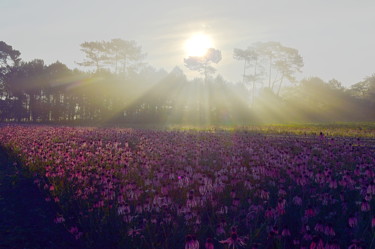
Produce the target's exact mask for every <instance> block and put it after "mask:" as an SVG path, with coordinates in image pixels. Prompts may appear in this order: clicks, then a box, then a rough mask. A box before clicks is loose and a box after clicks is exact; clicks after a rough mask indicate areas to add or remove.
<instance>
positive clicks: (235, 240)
mask: <svg viewBox="0 0 375 249" xmlns="http://www.w3.org/2000/svg"><path fill="white" fill-rule="evenodd" d="M219 242H220V243H222V244H227V245H228V248H233V249H235V248H238V247H239V246H244V245H246V244H245V242H244V240H243V239H242V238H240V237H238V235H237V233H236V232H232V234H231V236H230V237H229V238H228V239H226V240H221V241H219Z"/></svg>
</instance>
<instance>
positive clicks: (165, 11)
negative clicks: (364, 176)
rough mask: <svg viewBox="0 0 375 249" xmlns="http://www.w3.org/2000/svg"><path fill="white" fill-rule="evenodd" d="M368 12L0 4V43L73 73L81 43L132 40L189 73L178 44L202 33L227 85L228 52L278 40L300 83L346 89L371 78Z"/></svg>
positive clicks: (210, 4) (114, 2)
mask: <svg viewBox="0 0 375 249" xmlns="http://www.w3.org/2000/svg"><path fill="white" fill-rule="evenodd" d="M374 13H375V1H374V0H309V1H308V0H258V1H252V0H231V1H229V0H227V1H224V0H216V1H204V0H199V1H196V0H190V1H178V0H148V1H146V0H143V1H142V0H138V1H128V0H106V1H99V0H0V41H4V42H6V43H7V44H9V45H11V46H13V48H14V49H17V50H19V51H20V52H21V57H22V59H23V60H25V61H29V60H32V59H35V58H40V59H43V60H44V61H45V63H46V64H50V63H53V62H55V61H57V60H59V61H61V62H62V63H64V64H66V65H67V66H68V67H70V68H75V67H78V65H77V64H75V62H80V61H82V60H83V56H84V55H83V53H82V52H81V51H80V44H81V43H83V42H85V41H102V40H106V41H109V40H111V39H113V38H122V39H125V40H135V41H136V42H137V44H138V45H140V46H141V47H142V49H143V51H144V52H146V53H147V58H146V60H145V61H146V62H148V63H149V64H150V65H152V66H154V67H156V68H164V69H165V70H167V71H170V70H171V69H172V68H173V67H174V66H176V65H177V66H179V67H180V68H181V69H183V70H184V71H185V72H188V69H187V68H185V67H184V66H183V58H184V56H185V51H184V43H185V41H186V39H188V38H189V37H190V36H191V35H192V34H193V33H196V32H204V33H206V34H207V35H210V36H211V37H212V39H213V42H214V47H215V48H216V49H219V50H221V52H222V55H223V59H222V61H221V62H220V63H219V64H218V65H217V69H218V73H220V74H221V75H222V76H223V77H224V78H225V79H226V80H229V81H232V82H237V81H240V80H241V78H242V76H241V74H242V70H243V68H242V67H243V64H242V63H241V62H239V61H236V60H234V59H233V49H234V48H242V49H245V48H246V47H247V46H249V45H252V44H253V43H255V42H267V41H276V42H280V43H281V44H283V45H284V46H288V47H292V48H295V49H297V50H298V51H299V53H300V55H301V56H302V57H303V59H304V63H305V66H304V68H303V73H302V74H300V75H299V76H298V78H299V79H301V78H303V77H311V76H317V77H320V78H322V79H323V80H325V81H328V80H330V79H332V78H335V79H337V80H339V81H340V82H342V83H343V84H344V85H345V86H349V85H351V84H354V83H357V82H359V81H362V80H363V79H364V78H365V77H366V76H371V75H372V74H374V73H375V66H374V65H375V14H374ZM81 69H82V68H81Z"/></svg>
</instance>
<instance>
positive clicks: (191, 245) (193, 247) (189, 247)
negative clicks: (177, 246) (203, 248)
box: [185, 234, 199, 249]
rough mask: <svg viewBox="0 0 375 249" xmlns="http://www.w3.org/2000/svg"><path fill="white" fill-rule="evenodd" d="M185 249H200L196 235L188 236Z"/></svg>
mask: <svg viewBox="0 0 375 249" xmlns="http://www.w3.org/2000/svg"><path fill="white" fill-rule="evenodd" d="M185 249H199V242H198V240H197V239H196V238H195V236H194V235H190V234H188V235H187V236H186V238H185Z"/></svg>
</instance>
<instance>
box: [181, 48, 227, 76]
mask: <svg viewBox="0 0 375 249" xmlns="http://www.w3.org/2000/svg"><path fill="white" fill-rule="evenodd" d="M221 58H222V57H221V51H220V50H217V49H214V48H209V49H208V50H207V52H206V54H205V55H203V56H189V57H188V58H185V59H184V63H185V66H186V67H187V68H189V69H190V70H193V71H198V72H199V73H201V74H202V75H204V82H207V78H208V76H209V75H210V74H213V73H215V72H216V69H215V68H214V67H212V66H211V64H212V63H215V64H217V63H219V62H220V61H221Z"/></svg>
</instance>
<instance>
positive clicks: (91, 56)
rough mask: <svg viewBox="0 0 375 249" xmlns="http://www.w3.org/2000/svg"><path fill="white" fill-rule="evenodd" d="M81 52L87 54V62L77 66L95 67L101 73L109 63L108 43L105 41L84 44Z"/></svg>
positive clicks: (79, 63)
mask: <svg viewBox="0 0 375 249" xmlns="http://www.w3.org/2000/svg"><path fill="white" fill-rule="evenodd" d="M81 51H82V52H84V53H85V56H86V60H85V61H83V62H78V63H77V64H78V65H80V66H84V67H95V68H96V71H99V70H100V69H101V68H102V67H103V66H104V65H105V64H106V62H107V61H108V59H109V57H108V51H107V43H106V42H104V41H94V42H84V43H82V44H81Z"/></svg>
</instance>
